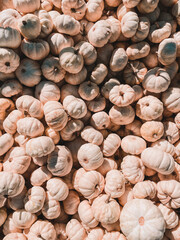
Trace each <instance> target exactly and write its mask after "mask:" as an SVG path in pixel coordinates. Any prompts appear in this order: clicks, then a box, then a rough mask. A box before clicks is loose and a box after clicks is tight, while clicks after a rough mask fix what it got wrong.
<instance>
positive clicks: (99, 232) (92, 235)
mask: <svg viewBox="0 0 180 240" xmlns="http://www.w3.org/2000/svg"><path fill="white" fill-rule="evenodd" d="M103 235H104V231H103V229H102V228H100V227H97V228H94V229H91V230H90V231H89V232H88V236H87V237H86V240H91V239H94V240H101V239H102V237H103Z"/></svg>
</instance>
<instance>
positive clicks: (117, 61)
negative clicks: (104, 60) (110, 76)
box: [110, 48, 128, 72]
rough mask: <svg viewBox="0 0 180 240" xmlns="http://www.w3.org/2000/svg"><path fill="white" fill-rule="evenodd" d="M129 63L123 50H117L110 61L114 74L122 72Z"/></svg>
mask: <svg viewBox="0 0 180 240" xmlns="http://www.w3.org/2000/svg"><path fill="white" fill-rule="evenodd" d="M127 62H128V56H127V54H126V51H125V50H124V49H123V48H116V49H114V51H113V52H112V56H111V59H110V69H111V70H112V71H113V72H119V71H122V70H123V69H124V68H125V66H126V65H127Z"/></svg>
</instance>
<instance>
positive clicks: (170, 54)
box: [157, 38, 177, 65]
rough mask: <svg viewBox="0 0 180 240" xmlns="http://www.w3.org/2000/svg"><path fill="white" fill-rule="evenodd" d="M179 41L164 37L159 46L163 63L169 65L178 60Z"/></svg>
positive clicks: (159, 55) (159, 54)
mask: <svg viewBox="0 0 180 240" xmlns="http://www.w3.org/2000/svg"><path fill="white" fill-rule="evenodd" d="M176 52H177V43H176V41H175V40H174V39H173V38H168V39H164V40H163V41H162V42H161V43H160V44H159V47H158V53H157V54H158V60H159V61H160V63H161V64H163V65H169V64H171V63H173V62H174V61H175V60H176Z"/></svg>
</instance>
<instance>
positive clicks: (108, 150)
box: [102, 133, 121, 157]
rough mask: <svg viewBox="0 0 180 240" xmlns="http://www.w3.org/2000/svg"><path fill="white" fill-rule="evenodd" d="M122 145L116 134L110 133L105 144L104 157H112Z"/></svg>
mask: <svg viewBox="0 0 180 240" xmlns="http://www.w3.org/2000/svg"><path fill="white" fill-rule="evenodd" d="M120 145H121V139H120V137H119V136H118V135H117V134H115V133H110V134H109V135H108V136H107V138H106V139H105V140H104V142H103V146H102V148H103V149H102V151H103V155H104V156H106V157H108V156H112V155H113V154H114V153H115V152H116V150H117V149H118V148H119V147H120Z"/></svg>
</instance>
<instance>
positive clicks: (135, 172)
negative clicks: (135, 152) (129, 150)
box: [121, 155, 145, 184]
mask: <svg viewBox="0 0 180 240" xmlns="http://www.w3.org/2000/svg"><path fill="white" fill-rule="evenodd" d="M121 169H122V173H123V175H124V177H125V178H126V179H127V180H128V181H129V182H130V183H132V184H136V183H137V182H142V181H143V180H144V174H145V167H144V165H143V163H142V160H141V159H140V158H139V157H136V156H131V155H127V156H126V157H124V158H123V161H122V163H121Z"/></svg>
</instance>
